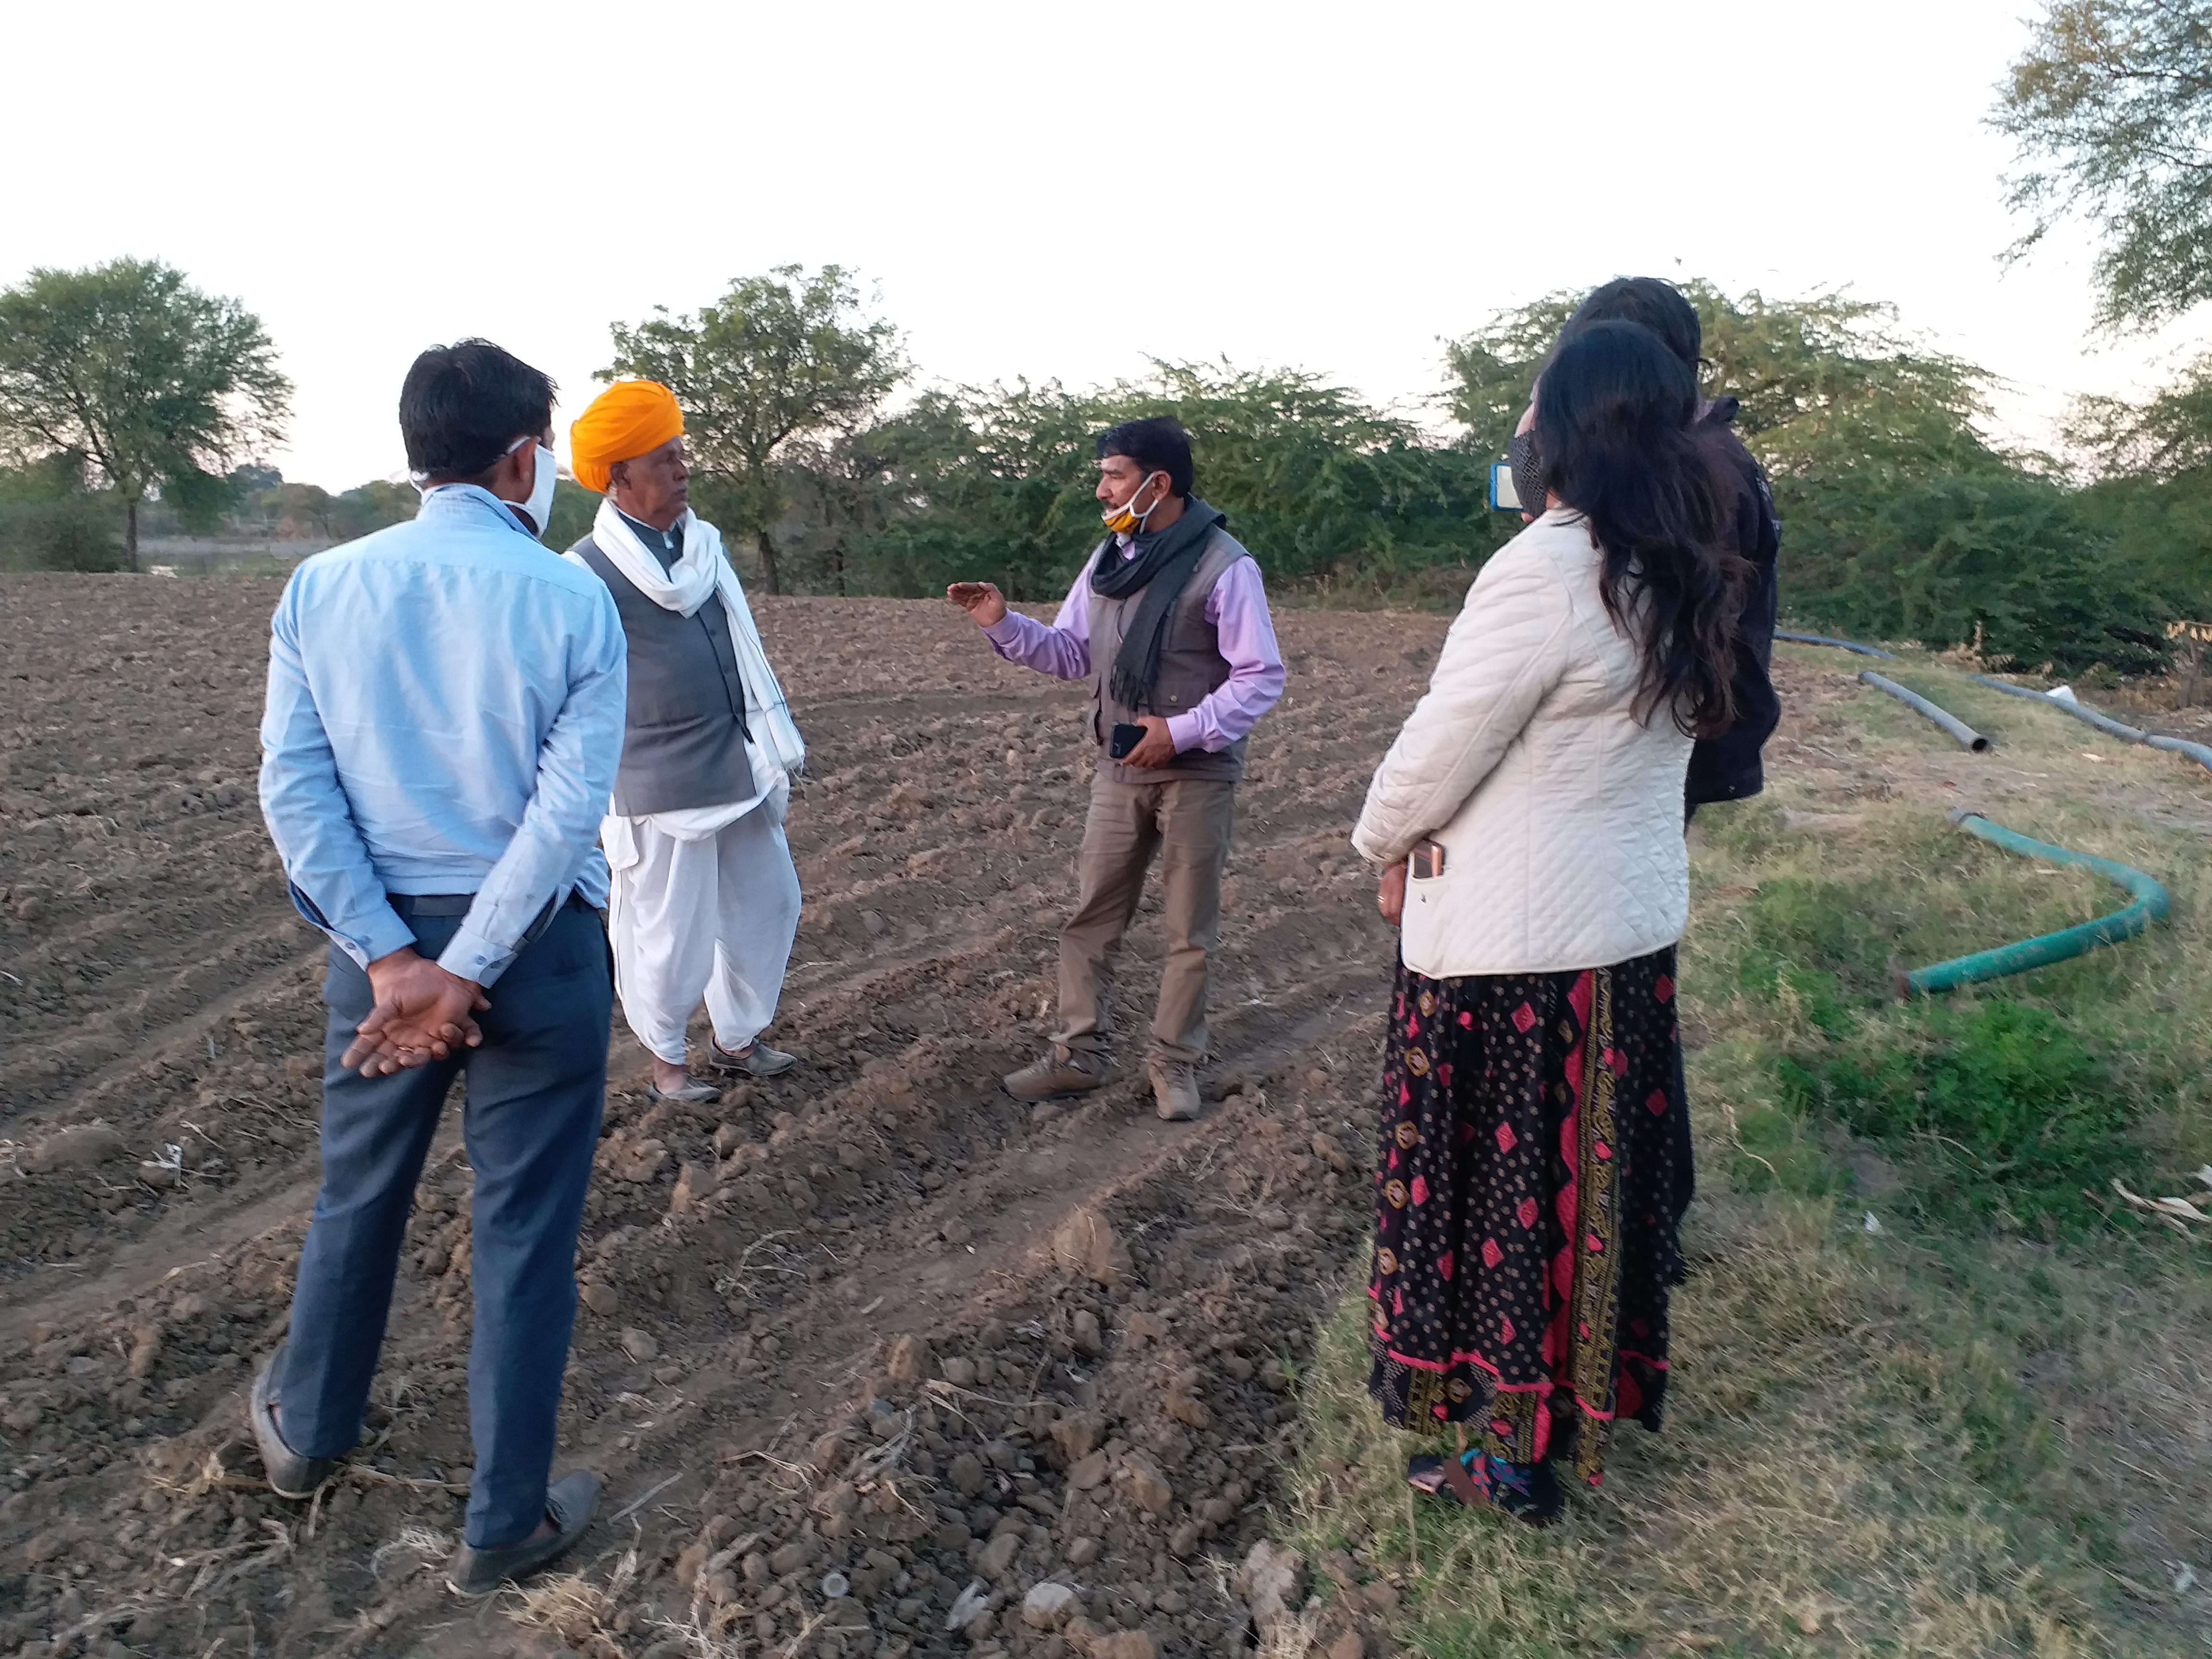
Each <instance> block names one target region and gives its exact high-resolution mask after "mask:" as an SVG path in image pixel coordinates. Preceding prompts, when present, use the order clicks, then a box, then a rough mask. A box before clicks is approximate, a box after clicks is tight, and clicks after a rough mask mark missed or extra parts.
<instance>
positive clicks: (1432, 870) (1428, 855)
mask: <svg viewBox="0 0 2212 1659" xmlns="http://www.w3.org/2000/svg"><path fill="white" fill-rule="evenodd" d="M1406 861H1407V866H1409V867H1410V869H1411V872H1412V874H1413V879H1414V880H1415V881H1434V880H1435V879H1436V878H1437V877H1438V876H1441V875H1442V874H1443V872H1444V844H1443V842H1440V841H1425V842H1422V843H1421V844H1420V845H1419V847H1416V848H1414V849H1413V852H1412V853H1411V854H1408V855H1407V860H1406Z"/></svg>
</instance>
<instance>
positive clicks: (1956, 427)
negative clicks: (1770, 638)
mask: <svg viewBox="0 0 2212 1659" xmlns="http://www.w3.org/2000/svg"><path fill="white" fill-rule="evenodd" d="M1680 287H1681V288H1682V290H1683V292H1684V293H1685V294H1686V295H1688V296H1689V298H1690V300H1691V301H1692V304H1694V305H1695V306H1696V307H1697V308H1698V313H1699V320H1700V321H1701V323H1702V324H1703V325H1704V335H1705V345H1704V350H1705V359H1706V367H1705V371H1704V374H1703V377H1702V386H1703V389H1704V391H1705V393H1706V394H1707V395H1708V396H1715V397H1717V396H1720V395H1722V394H1723V393H1727V394H1731V395H1734V396H1735V397H1736V398H1739V399H1740V400H1741V404H1742V408H1741V411H1740V412H1739V414H1738V416H1737V417H1736V422H1735V426H1736V429H1737V431H1738V432H1739V433H1741V435H1742V436H1743V439H1744V441H1745V442H1746V443H1747V444H1748V445H1749V446H1750V447H1751V450H1752V453H1753V454H1755V455H1756V456H1757V457H1758V458H1759V460H1760V462H1761V463H1762V464H1764V465H1765V467H1766V469H1767V472H1768V474H1769V477H1770V478H1771V482H1772V484H1773V489H1774V499H1775V504H1776V506H1777V507H1778V508H1779V510H1780V512H1781V515H1782V520H1783V526H1784V530H1783V547H1782V602H1783V606H1784V611H1786V612H1789V613H1791V614H1794V615H1795V616H1796V617H1799V618H1800V619H1802V620H1803V621H1806V622H1809V623H1816V624H1820V625H1822V626H1826V627H1830V628H1833V629H1838V630H1841V631H1843V632H1845V633H1851V632H1857V633H1861V634H1863V635H1870V636H1874V637H1878V638H1887V639H1907V638H1917V639H1920V640H1923V641H1926V642H1927V643H1929V644H1931V645H1936V646H1947V645H1951V644H1954V643H1957V642H1959V641H1963V640H1970V639H1972V638H1973V637H1974V633H1975V627H1976V624H1977V623H1980V624H1982V625H1983V627H1984V635H1985V637H1986V639H1987V641H1988V642H1989V644H1990V647H1991V648H1992V649H1994V650H1996V651H1999V652H2005V653H2011V654H2013V655H2014V656H2015V657H2017V658H2018V659H2021V660H2022V661H2024V662H2029V663H2034V662H2039V661H2043V660H2045V659H2048V660H2051V661H2052V662H2054V663H2057V664H2060V665H2069V666H2075V667H2079V666H2086V665H2088V664H2090V663H2092V662H2104V663H2106V664H2108V665H2114V666H2124V667H2130V668H2136V667H2144V666H2148V665H2151V664H2153V663H2154V662H2155V661H2156V660H2157V659H2158V656H2159V653H2160V650H2161V649H2162V646H2161V644H2160V635H2159V622H2158V612H2159V607H2160V599H2159V598H2158V596H2157V594H2156V592H2154V591H2153V590H2152V589H2151V588H2150V587H2149V586H2147V585H2146V584H2145V583H2144V582H2143V581H2142V580H2139V579H2138V575H2137V573H2136V571H2134V570H2131V569H2130V568H2126V567H2124V566H2121V565H2118V564H2117V563H2116V562H2114V561H2113V559H2112V556H2111V548H2112V537H2111V532H2110V527H2109V526H2107V525H2106V524H2103V523H2100V521H2099V520H2098V517H2097V515H2095V514H2093V513H2087V512H2084V511H2083V510H2082V508H2081V505H2080V504H2079V503H2078V502H2077V501H2076V500H2075V497H2074V496H2073V495H2072V494H2071V493H2070V492H2069V489H2068V488H2067V486H2066V482H2065V480H2064V479H2063V477H2061V476H2059V473H2058V471H2057V468H2055V467H2054V466H2053V465H2051V463H2049V462H2048V461H2046V460H2045V459H2042V458H2040V457H2037V456H2030V455H2018V454H2013V453H2007V452H2005V451H2003V450H2000V449H1998V448H1997V447H1995V446H1994V445H1992V444H1991V443H1990V441H1989V440H1988V439H1987V438H1986V437H1984V435H1983V431H1982V425H1983V422H1985V421H1986V419H1987V417H1988V415H1989V405H1988V402H1987V392H1988V390H1989V388H1990V386H1991V385H1992V384H1993V383H1994V382H1993V379H1992V377H1991V376H1990V375H1989V374H1987V373H1986V372H1984V370H1982V369H1980V368H1977V367H1976V366H1975V365H1973V364H1972V363H1969V362H1965V361H1963V360H1962V359H1960V358H1957V357H1954V356H1949V355H1948V354H1946V353H1943V352H1940V351H1936V350H1932V349H1929V347H1928V346H1927V345H1926V344H1924V343H1922V342H1920V341H1918V340H1916V339H1914V338H1913V337H1911V335H1909V334H1908V333H1906V332H1905V331H1903V330H1902V329H1901V328H1900V327H1899V323H1898V318H1897V314H1896V312H1895V310H1894V308H1893V307H1889V306H1887V305H1884V304H1881V303H1880V302H1878V301H1869V300H1862V299H1857V298H1855V297H1853V296H1852V295H1849V294H1845V293H1841V292H1837V291H1829V292H1826V293H1820V294H1815V295H1812V296H1810V297H1809V298H1807V299H1803V300H1773V299H1769V298H1767V297H1766V296H1765V295H1761V294H1759V293H1757V292H1755V291H1754V292H1753V293H1749V294H1746V295H1741V296H1730V295H1727V294H1724V293H1723V292H1722V291H1721V290H1720V289H1717V288H1716V287H1715V286H1714V285H1712V284H1711V283H1705V282H1697V281H1691V282H1685V283H1681V284H1680ZM1580 298H1581V295H1579V294H1571V293H1561V294H1553V295H1547V296H1546V297H1545V298H1543V299H1541V300H1539V301H1534V303H1532V304H1530V305H1528V306H1524V307H1520V308H1519V309H1517V310H1515V311H1510V312H1506V313H1502V314H1500V315H1499V316H1498V317H1496V318H1493V319H1492V321H1491V322H1490V324H1489V325H1487V326H1486V327H1485V328H1483V329H1481V330H1480V331H1477V332H1476V333H1474V334H1472V335H1469V336H1468V337H1467V338H1465V339H1463V340H1460V341H1457V342H1455V343H1452V344H1451V345H1450V346H1449V348H1448V349H1447V362H1448V363H1449V366H1450V368H1451V369H1452V371H1453V376H1454V378H1453V382H1452V384H1451V386H1450V388H1449V401H1450V404H1451V408H1452V411H1453V413H1454V414H1455V415H1456V416H1458V417H1459V419H1460V420H1462V422H1465V423H1466V425H1467V427H1468V445H1469V447H1472V448H1474V451H1475V453H1477V454H1478V455H1480V456H1484V457H1486V458H1487V457H1494V456H1498V455H1502V454H1504V450H1505V444H1506V441H1507V440H1508V438H1510V435H1511V433H1512V430H1513V427H1514V425H1515V423H1516V422H1517V421H1518V420H1519V418H1520V414H1521V411H1522V410H1523V409H1525V408H1526V407H1527V406H1528V391H1529V387H1530V386H1531V385H1532V384H1533V382H1534V379H1535V377H1536V374H1537V372H1538V371H1539V370H1540V369H1541V368H1542V366H1543V361H1544V358H1545V356H1546V354H1547V352H1548V351H1549V350H1550V349H1551V345H1552V343H1553V340H1554V339H1555V338H1556V337H1558V333H1559V326H1560V325H1561V324H1563V323H1564V322H1565V320H1566V319H1567V317H1568V316H1569V314H1570V313H1571V312H1572V311H1573V309H1574V307H1575V306H1576V304H1577V302H1578V301H1579V300H1580Z"/></svg>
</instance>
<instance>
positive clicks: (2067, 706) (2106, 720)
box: [1974, 674, 2212, 772]
mask: <svg viewBox="0 0 2212 1659" xmlns="http://www.w3.org/2000/svg"><path fill="white" fill-rule="evenodd" d="M1974 678H1975V680H1976V681H1977V682H1978V683H1979V684H1983V685H1986V686H1988V687H1989V688H1990V690H1992V691H2002V692H2003V693H2004V694H2005V695H2006V696H2008V697H2026V698H2027V700H2028V701H2029V702H2039V703H2041V704H2043V705H2044V707H2045V708H2056V709H2057V710H2058V711H2059V712H2060V713H2062V714H2071V715H2072V716H2073V717H2074V718H2075V720H2080V721H2081V723H2082V724H2083V725H2085V726H2095V727H2096V728H2097V729H2098V730H2099V731H2100V732H2105V733H2106V734H2107V735H2109V736H2112V737H2115V738H2119V739H2120V740H2121V741H2122V742H2124V743H2140V744H2145V745H2146V746H2148V747H2149V748H2152V749H2163V750H2166V752H2167V753H2168V754H2172V755H2183V756H2186V757H2188V758H2189V759H2191V760H2193V761H2195V762H2196V763H2197V764H2198V765H2199V766H2201V767H2203V769H2205V770H2206V771H2208V772H2212V745H2208V744H2201V743H2191V741H2190V740H2189V739H2188V738H2169V737H2167V736H2166V735H2165V734H2164V733H2162V732H2146V731H2144V730H2143V729H2142V727H2140V726H2129V725H2126V724H2124V722H2122V721H2119V720H2114V719H2113V718H2112V716H2111V715H2110V714H2099V713H2098V712H2097V711H2096V710H2095V709H2093V708H2083V707H2082V706H2081V704H2080V703H2078V702H2074V701H2073V700H2072V699H2071V698H2068V697H2054V696H2051V694H2050V693H2049V692H2048V691H2035V690H2030V689H2029V688H2028V687H2027V686H2025V685H2013V684H2008V682H2006V681H2004V680H1993V679H1991V678H1990V677H1989V676H1988V675H1987V674H1977V675H1975V676H1974Z"/></svg>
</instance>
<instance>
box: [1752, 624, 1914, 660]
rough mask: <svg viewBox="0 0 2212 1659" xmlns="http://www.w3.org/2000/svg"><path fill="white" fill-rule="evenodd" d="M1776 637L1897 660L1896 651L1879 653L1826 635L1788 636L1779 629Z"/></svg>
mask: <svg viewBox="0 0 2212 1659" xmlns="http://www.w3.org/2000/svg"><path fill="white" fill-rule="evenodd" d="M1774 637H1775V638H1776V639H1778V640H1788V641H1790V643H1791V644H1792V645H1832V646H1834V647H1836V649H1837V650H1838V651H1850V652H1855V653H1857V654H1858V655H1860V656H1862V657H1880V658H1881V659H1883V660H1884V661H1886V662H1895V661H1896V660H1897V653H1895V652H1894V651H1878V650H1876V649H1875V647H1873V646H1870V645H1861V644H1859V643H1858V641H1856V640H1832V639H1830V638H1829V637H1828V636H1827V635H1826V634H1788V633H1784V631H1783V630H1782V629H1775V630H1774Z"/></svg>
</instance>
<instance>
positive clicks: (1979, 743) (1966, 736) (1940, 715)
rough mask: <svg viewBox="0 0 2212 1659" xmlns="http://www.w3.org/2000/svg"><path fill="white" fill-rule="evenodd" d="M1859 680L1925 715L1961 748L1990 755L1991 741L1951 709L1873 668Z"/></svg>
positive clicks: (1861, 673)
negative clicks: (1955, 739)
mask: <svg viewBox="0 0 2212 1659" xmlns="http://www.w3.org/2000/svg"><path fill="white" fill-rule="evenodd" d="M1859 680H1860V683H1861V684H1866V685H1871V686H1872V687H1874V689H1875V690H1877V691H1887V692H1888V693H1889V695H1890V696H1893V697H1895V698H1896V699H1897V700H1898V701H1899V702H1901V703H1903V704H1904V705H1905V707H1906V708H1911V709H1913V710H1915V711H1917V713H1919V714H1925V715H1926V716H1927V717H1928V718H1929V720H1933V721H1934V722H1935V723H1936V726H1939V727H1941V728H1942V730H1943V731H1945V732H1949V733H1950V734H1951V735H1952V736H1953V737H1954V738H1957V739H1958V740H1959V744H1960V747H1961V748H1965V749H1971V750H1973V751H1974V752H1975V753H1976V754H1977V755H1986V754H1987V753H1989V751H1990V740H1989V739H1988V738H1985V737H1984V736H1983V735H1982V734H1981V733H1980V732H1977V731H1975V730H1974V728H1973V727H1972V726H1969V725H1967V724H1966V721H1964V720H1960V718H1959V717H1958V716H1957V715H1956V714H1953V713H1951V711H1950V710H1949V709H1948V708H1937V707H1936V705H1935V704H1934V703H1932V702H1929V701H1928V699H1927V698H1925V697H1923V696H1921V695H1920V694H1919V693H1918V692H1917V691H1908V690H1905V687H1903V686H1901V685H1899V684H1898V683H1897V682H1896V681H1895V680H1893V679H1890V678H1886V677H1885V676H1883V675H1881V674H1877V673H1875V671H1874V670H1873V669H1871V668H1868V669H1863V670H1862V671H1860V673H1859Z"/></svg>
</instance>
